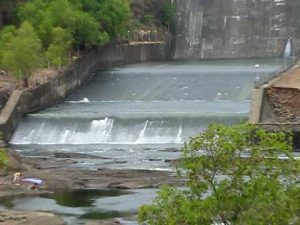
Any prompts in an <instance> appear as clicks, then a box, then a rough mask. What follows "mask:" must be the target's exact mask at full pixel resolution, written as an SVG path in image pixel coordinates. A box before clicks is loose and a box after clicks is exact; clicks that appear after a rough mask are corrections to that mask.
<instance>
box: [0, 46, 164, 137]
mask: <svg viewBox="0 0 300 225" xmlns="http://www.w3.org/2000/svg"><path fill="white" fill-rule="evenodd" d="M168 57H169V49H168V45H167V44H165V43H155V44H143V45H127V44H124V45H117V46H106V47H104V48H100V49H97V50H94V51H92V52H91V53H89V54H88V55H86V56H85V57H83V58H82V59H81V60H80V61H79V62H78V63H76V64H75V65H74V66H73V67H71V68H70V69H68V70H67V71H65V72H64V73H62V74H61V75H59V76H58V77H56V78H55V79H53V80H50V81H49V82H47V83H45V84H43V85H40V86H38V87H36V88H35V89H32V90H25V91H22V92H20V91H18V90H16V91H14V92H13V94H12V95H11V97H10V99H9V100H8V102H7V103H6V105H5V107H4V108H3V109H2V111H1V113H0V130H1V131H2V133H3V139H4V140H5V141H9V139H10V138H11V136H12V134H13V132H14V130H15V128H16V127H17V125H18V122H19V121H20V119H22V117H23V116H24V114H26V113H28V112H33V111H38V110H41V109H44V108H46V107H48V106H50V105H53V104H55V103H56V102H58V101H61V100H63V99H64V98H65V97H66V96H68V95H69V94H70V93H71V92H72V91H74V90H75V89H76V88H78V87H79V86H80V85H81V84H82V82H84V81H86V80H88V79H90V78H91V76H92V74H93V72H95V71H97V70H106V69H108V68H110V67H113V66H120V65H124V64H130V63H137V62H144V61H163V60H166V59H168Z"/></svg>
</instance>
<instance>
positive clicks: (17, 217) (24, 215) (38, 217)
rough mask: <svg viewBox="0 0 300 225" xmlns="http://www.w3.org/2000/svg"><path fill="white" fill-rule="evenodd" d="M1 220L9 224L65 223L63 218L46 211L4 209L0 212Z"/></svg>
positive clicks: (55, 224) (49, 224)
mask: <svg viewBox="0 0 300 225" xmlns="http://www.w3.org/2000/svg"><path fill="white" fill-rule="evenodd" d="M0 221H1V222H2V223H4V224H7V225H40V224H47V225H65V222H64V221H63V219H62V218H60V217H58V216H56V215H54V214H51V213H45V212H22V211H12V210H3V211H1V212H0Z"/></svg>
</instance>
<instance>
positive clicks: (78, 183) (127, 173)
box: [0, 153, 183, 225]
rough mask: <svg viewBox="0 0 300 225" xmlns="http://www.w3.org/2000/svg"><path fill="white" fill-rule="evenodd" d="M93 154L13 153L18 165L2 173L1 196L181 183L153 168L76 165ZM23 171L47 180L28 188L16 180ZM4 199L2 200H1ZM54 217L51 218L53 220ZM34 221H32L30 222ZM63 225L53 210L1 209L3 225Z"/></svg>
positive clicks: (108, 223)
mask: <svg viewBox="0 0 300 225" xmlns="http://www.w3.org/2000/svg"><path fill="white" fill-rule="evenodd" d="M84 157H90V156H89V155H81V154H80V155H78V154H72V153H69V154H68V155H61V154H57V155H56V157H54V158H47V157H44V158H43V157H41V158H36V157H35V158H30V157H28V158H22V159H21V158H20V157H18V156H17V155H16V154H15V153H14V154H13V160H12V161H13V162H14V165H13V166H10V171H8V172H7V173H6V174H4V175H2V176H0V199H1V198H2V199H3V198H8V197H11V196H35V195H40V194H42V193H49V192H59V191H66V190H70V191H71V190H90V189H93V190H107V189H122V190H123V189H141V188H158V187H160V186H161V185H163V184H171V185H181V184H182V183H183V181H182V180H180V179H178V178H177V177H176V176H174V174H170V173H168V172H162V171H150V170H117V169H106V168H98V169H97V170H88V169H83V168H79V167H76V164H77V163H78V159H79V158H84ZM17 169H18V171H20V170H21V172H22V173H23V176H24V177H36V178H40V179H42V180H43V181H44V183H43V184H42V185H41V186H39V188H38V189H37V190H30V189H28V184H26V183H24V182H13V174H14V173H15V172H16V170H17ZM0 201H1V200H0ZM50 218H51V219H50ZM28 221H30V222H28ZM1 224H3V225H4V224H5V225H19V224H20V225H21V224H22V225H27V224H28V225H29V224H30V225H35V224H45V225H46V224H47V225H61V224H64V222H63V220H62V219H61V218H60V217H58V216H56V215H53V214H51V213H49V212H20V211H11V210H0V225H1ZM83 224H86V225H96V224H103V225H113V224H121V223H120V222H119V221H118V220H115V219H109V220H104V221H103V220H86V221H84V222H83Z"/></svg>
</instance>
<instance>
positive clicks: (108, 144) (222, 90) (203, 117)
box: [0, 59, 284, 225]
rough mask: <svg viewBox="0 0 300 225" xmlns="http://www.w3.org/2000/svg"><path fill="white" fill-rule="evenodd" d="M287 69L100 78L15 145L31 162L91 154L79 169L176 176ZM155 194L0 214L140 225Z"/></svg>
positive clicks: (27, 203)
mask: <svg viewBox="0 0 300 225" xmlns="http://www.w3.org/2000/svg"><path fill="white" fill-rule="evenodd" d="M282 66H284V60H282V59H249V60H206V61H174V62H159V63H141V64H136V65H127V66H123V67H118V68H113V69H111V70H109V71H105V72H98V73H97V74H96V75H95V77H94V78H93V79H92V80H91V81H90V82H89V83H88V84H87V85H85V86H84V87H82V88H81V89H80V90H78V91H76V92H75V93H74V94H73V95H72V96H70V97H69V98H68V99H66V100H65V101H64V102H62V103H60V104H57V105H54V106H53V107H50V108H48V109H46V110H43V111H41V112H38V113H35V114H29V115H27V116H26V118H25V119H24V120H23V121H22V122H21V123H20V125H19V126H18V128H17V130H16V132H15V134H14V136H13V138H12V139H11V142H10V144H11V145H13V147H14V148H16V149H17V150H18V151H20V153H21V154H23V155H25V156H31V157H39V156H42V157H45V156H49V157H51V156H54V155H55V153H57V152H67V153H68V152H76V153H83V154H88V155H90V156H91V157H84V159H82V160H80V163H79V164H75V165H77V166H83V167H85V168H90V169H96V168H98V167H106V168H115V169H116V168H118V169H123V168H126V169H149V170H167V171H171V167H170V165H169V162H170V160H172V159H177V158H179V157H180V151H179V149H180V148H181V146H182V144H183V143H184V142H185V141H187V140H188V139H189V137H190V136H194V135H197V134H198V133H199V132H201V131H202V130H203V129H205V128H206V127H207V126H208V124H210V123H224V124H233V123H239V122H240V121H241V120H246V119H247V116H248V113H249V110H250V98H251V90H252V87H253V84H254V81H257V80H258V79H263V78H264V77H266V76H267V75H268V74H269V73H272V72H274V71H277V70H279V69H281V68H282ZM156 191H157V190H155V189H144V190H132V191H131V192H122V193H116V192H114V191H111V192H109V193H106V192H105V193H104V192H103V193H98V192H93V191H90V192H88V193H86V192H83V193H78V192H77V193H62V194H60V193H56V194H54V195H51V196H49V195H46V196H45V195H44V196H36V197H25V198H16V199H14V198H13V199H7V200H6V201H4V200H1V204H0V208H13V209H17V210H41V209H42V210H46V211H51V212H53V213H55V214H58V215H61V216H63V218H64V219H65V220H66V222H67V223H68V224H72V225H75V224H80V223H81V222H80V221H81V219H82V218H89V219H93V218H94V219H99V218H115V217H121V218H128V217H129V220H124V219H120V221H121V223H122V224H130V225H136V222H135V221H132V220H131V216H132V215H133V214H135V213H136V210H137V207H138V206H139V205H141V204H145V203H149V202H150V201H151V200H152V199H153V198H154V196H155V193H156ZM77 199H79V201H77ZM36 206H37V207H36Z"/></svg>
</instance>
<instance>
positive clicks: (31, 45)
mask: <svg viewBox="0 0 300 225" xmlns="http://www.w3.org/2000/svg"><path fill="white" fill-rule="evenodd" d="M41 50H42V48H41V41H40V39H39V38H38V36H37V34H36V33H35V31H34V28H33V27H32V25H31V24H30V23H29V22H27V21H25V22H24V23H22V24H21V26H20V28H19V29H17V30H16V31H15V32H14V33H13V36H11V38H10V40H8V41H7V42H6V43H4V46H3V49H2V63H1V64H2V65H3V66H4V68H6V69H7V70H8V71H10V72H11V73H12V74H13V75H14V76H16V77H17V78H19V79H22V80H23V81H24V84H25V86H27V85H28V84H27V83H28V82H27V81H28V78H29V76H30V75H31V74H32V72H33V70H34V69H36V68H38V67H39V66H40V65H41Z"/></svg>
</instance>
